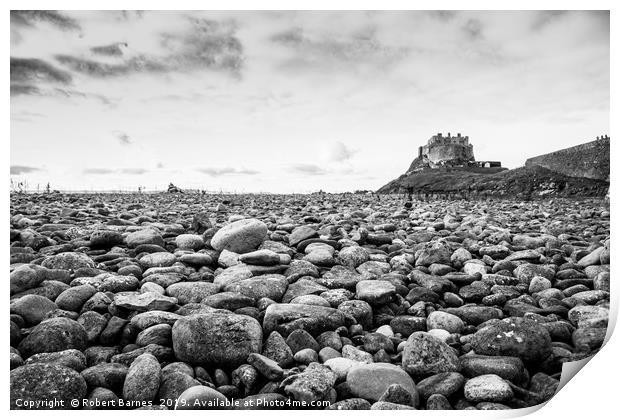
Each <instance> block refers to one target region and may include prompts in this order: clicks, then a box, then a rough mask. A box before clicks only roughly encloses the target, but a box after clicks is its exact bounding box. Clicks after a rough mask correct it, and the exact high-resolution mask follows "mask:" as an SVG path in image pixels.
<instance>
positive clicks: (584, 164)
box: [525, 139, 610, 181]
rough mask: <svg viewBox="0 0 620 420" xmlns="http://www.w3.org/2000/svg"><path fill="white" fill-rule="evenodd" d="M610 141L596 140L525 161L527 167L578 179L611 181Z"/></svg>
mask: <svg viewBox="0 0 620 420" xmlns="http://www.w3.org/2000/svg"><path fill="white" fill-rule="evenodd" d="M609 144H610V142H609V139H602V140H595V141H592V142H590V143H584V144H580V145H579V146H574V147H569V148H568V149H562V150H558V151H557V152H553V153H548V154H546V155H540V156H536V157H533V158H530V159H528V160H527V161H525V166H541V167H543V168H547V169H550V170H552V171H555V172H558V173H561V174H564V175H567V176H571V177H577V178H590V179H598V180H603V181H607V180H609Z"/></svg>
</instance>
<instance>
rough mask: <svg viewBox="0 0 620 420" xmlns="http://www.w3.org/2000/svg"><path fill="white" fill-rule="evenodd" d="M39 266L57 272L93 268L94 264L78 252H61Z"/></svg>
mask: <svg viewBox="0 0 620 420" xmlns="http://www.w3.org/2000/svg"><path fill="white" fill-rule="evenodd" d="M41 265H42V266H43V267H45V268H51V269H57V270H77V269H78V268H94V267H95V262H94V261H93V260H92V259H91V258H90V257H89V256H88V255H86V254H82V253H80V252H61V253H60V254H57V255H53V256H51V257H47V258H46V259H44V260H43V262H42V263H41Z"/></svg>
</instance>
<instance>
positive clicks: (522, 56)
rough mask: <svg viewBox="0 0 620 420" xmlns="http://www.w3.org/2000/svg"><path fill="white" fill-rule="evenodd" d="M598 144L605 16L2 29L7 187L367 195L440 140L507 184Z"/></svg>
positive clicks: (129, 16) (295, 18) (278, 18)
mask: <svg viewBox="0 0 620 420" xmlns="http://www.w3.org/2000/svg"><path fill="white" fill-rule="evenodd" d="M608 131H609V14H608V13H606V12H544V11H543V12H541V11H532V12H510V11H500V12H479V11H462V12H446V11H443V12H429V11H424V12H355V11H350V12H273V11H271V12H269V11H262V12H239V11H237V12H206V11H205V12H183V11H169V12H120V11H118V12H116V11H105V12H95V11H82V12H70V11H63V12H42V11H38V12H19V11H17V12H16V11H13V12H12V13H11V178H12V179H13V180H14V181H21V180H27V181H28V183H29V185H30V187H31V188H33V187H35V188H36V184H40V185H41V186H43V185H45V184H46V183H47V182H50V183H51V185H52V187H54V188H59V189H116V188H123V189H136V188H137V187H138V186H144V187H145V188H147V189H154V188H165V187H166V186H167V184H168V183H169V182H174V183H175V184H177V185H178V186H180V187H184V188H203V189H209V190H220V189H223V190H225V191H246V192H258V191H269V192H310V191H315V190H318V189H323V190H327V191H347V190H354V189H376V188H379V187H381V186H382V185H383V184H385V183H387V182H388V181H390V180H391V179H393V178H395V177H397V176H399V175H400V174H402V173H403V172H404V171H405V170H406V169H407V167H408V166H409V163H410V162H411V160H412V159H413V158H414V157H415V155H416V153H417V148H418V146H420V145H422V144H424V143H425V142H426V140H427V139H428V138H429V137H430V136H431V135H433V134H434V133H437V132H443V133H448V132H451V133H457V132H460V133H461V134H463V135H469V136H470V141H471V142H472V143H473V145H474V153H475V156H476V158H477V159H479V160H501V161H502V162H503V164H504V166H506V167H509V168H514V167H517V166H520V165H522V164H523V163H524V161H525V159H526V158H528V157H530V156H534V155H537V154H542V153H547V152H550V151H553V150H557V149H560V148H564V147H568V146H572V145H576V144H579V143H583V142H586V141H590V140H593V139H594V138H595V137H596V136H597V135H600V134H604V133H608Z"/></svg>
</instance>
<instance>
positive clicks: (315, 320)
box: [263, 303, 346, 337]
mask: <svg viewBox="0 0 620 420" xmlns="http://www.w3.org/2000/svg"><path fill="white" fill-rule="evenodd" d="M345 318H346V317H345V315H344V313H343V312H341V311H339V310H337V309H333V308H327V307H325V306H314V305H303V304H293V303H282V304H271V305H269V306H268V307H267V310H266V311H265V318H264V320H263V328H264V329H265V332H266V333H269V332H271V331H277V332H279V333H280V334H282V335H284V336H285V337H287V336H288V335H289V334H290V333H291V332H293V331H294V330H296V329H302V330H306V331H308V332H309V333H310V334H312V335H318V334H320V333H322V332H323V331H328V330H335V329H336V328H338V327H340V326H341V325H345Z"/></svg>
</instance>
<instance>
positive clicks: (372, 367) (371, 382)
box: [347, 363, 418, 401]
mask: <svg viewBox="0 0 620 420" xmlns="http://www.w3.org/2000/svg"><path fill="white" fill-rule="evenodd" d="M347 384H348V385H349V388H350V390H351V393H352V394H353V395H354V396H356V397H360V398H364V399H366V400H369V401H378V400H379V398H381V396H382V395H383V393H384V392H385V391H386V390H387V389H388V388H389V387H390V385H392V384H398V385H400V386H402V387H403V388H404V389H406V390H407V391H408V392H409V393H410V394H411V396H412V398H413V399H414V401H417V400H418V396H417V395H418V394H417V391H416V388H415V383H414V382H413V379H411V376H409V375H408V374H407V372H405V371H404V370H402V369H401V368H400V367H398V366H395V365H392V364H390V363H371V364H364V365H361V366H356V367H353V368H352V369H351V370H349V373H348V374H347Z"/></svg>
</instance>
